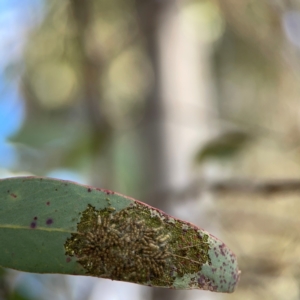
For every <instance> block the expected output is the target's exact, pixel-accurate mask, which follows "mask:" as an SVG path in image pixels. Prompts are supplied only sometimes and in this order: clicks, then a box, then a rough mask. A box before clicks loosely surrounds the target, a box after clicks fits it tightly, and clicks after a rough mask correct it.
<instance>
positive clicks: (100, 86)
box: [0, 0, 300, 300]
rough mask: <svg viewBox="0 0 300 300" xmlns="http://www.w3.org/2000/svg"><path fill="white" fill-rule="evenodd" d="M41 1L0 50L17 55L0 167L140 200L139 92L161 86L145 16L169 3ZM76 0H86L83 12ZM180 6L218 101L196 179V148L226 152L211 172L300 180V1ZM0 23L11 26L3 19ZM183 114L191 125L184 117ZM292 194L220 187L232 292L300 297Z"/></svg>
mask: <svg viewBox="0 0 300 300" xmlns="http://www.w3.org/2000/svg"><path fill="white" fill-rule="evenodd" d="M3 1H4V0H3ZM20 1H21V0H20ZM20 1H16V0H15V1H13V2H14V5H15V9H16V8H17V7H21V4H20V3H21V2H22V3H25V2H26V3H27V5H28V7H29V2H30V1H25V0H23V1H21V2H20ZM31 2H32V3H33V2H35V1H31ZM42 2H43V4H42V8H39V11H42V13H41V14H39V17H37V20H36V21H35V22H33V23H31V25H30V26H31V28H30V30H28V29H27V31H26V32H25V30H24V31H21V30H19V31H18V32H19V35H20V36H22V37H23V38H22V39H18V40H19V41H21V44H23V45H24V47H23V48H22V47H21V48H18V47H11V46H10V44H9V43H8V44H7V45H6V46H5V47H2V48H0V50H1V49H8V50H9V51H8V50H6V52H5V53H10V54H15V53H23V56H21V55H15V56H14V60H12V61H9V62H10V63H9V65H5V68H4V69H5V72H2V73H1V74H2V75H3V74H5V76H4V77H5V80H3V82H4V87H5V89H2V88H1V99H0V100H1V101H3V102H0V108H1V109H0V121H2V122H3V123H1V124H10V125H9V126H7V127H5V126H4V125H1V131H0V151H1V153H2V155H1V156H0V167H2V168H3V169H1V170H0V171H1V173H0V174H12V173H11V172H29V173H34V174H35V175H47V174H58V173H60V174H64V175H66V174H74V177H76V176H78V174H80V176H82V178H83V179H84V180H86V181H87V182H90V183H91V184H94V185H97V186H105V187H106V188H112V189H114V190H119V191H121V192H122V193H125V194H131V195H133V196H136V197H140V196H141V195H143V191H144V188H145V186H147V182H145V180H144V177H143V175H144V174H145V173H147V172H145V170H143V167H142V166H143V165H144V160H145V156H144V153H146V152H147V148H146V147H145V145H144V143H143V138H144V136H143V132H144V131H143V129H144V127H143V126H144V125H145V123H143V122H144V121H145V119H147V118H149V115H148V114H149V109H151V105H150V106H149V103H147V101H148V100H147V99H148V98H149V95H156V94H157V93H158V92H159V91H158V90H153V89H154V88H156V89H157V88H158V89H159V86H160V85H159V84H157V82H159V80H160V76H158V77H156V75H157V74H156V73H155V70H154V66H153V57H154V58H156V59H157V61H159V51H160V49H159V47H156V48H155V49H153V48H150V46H149V40H151V38H153V35H152V31H153V30H155V28H156V26H159V25H158V24H159V22H158V19H157V18H156V17H155V16H153V15H152V13H153V11H154V12H155V11H158V10H161V15H162V17H161V18H162V19H163V20H164V14H166V15H167V14H168V8H169V4H170V2H171V1H170V2H169V1H150V0H147V1H131V0H128V1H120V0H113V1H76V0H70V1H67V0H51V1H40V3H42ZM3 3H4V2H3ZM11 3H12V2H11ZM83 3H89V5H88V6H89V8H88V9H87V10H86V6H85V5H83ZM23 5H24V4H23ZM76 7H77V8H78V9H77V10H76ZM153 7H154V9H153ZM170 7H171V5H170ZM0 8H1V6H0ZM2 8H3V7H2ZM171 9H172V10H174V7H171ZM176 9H177V10H178V14H179V15H180V22H183V23H184V22H189V24H193V26H192V28H193V30H194V31H195V32H197V33H198V34H199V38H200V37H201V41H202V42H204V43H205V45H206V46H207V45H209V48H206V49H209V50H207V52H208V53H207V56H206V60H207V61H205V62H204V63H207V62H209V63H210V64H211V66H212V68H211V78H212V80H211V83H210V87H208V89H211V90H212V91H213V94H214V99H211V102H213V103H214V105H215V108H214V109H213V110H212V111H211V113H210V114H209V116H205V117H206V118H207V119H209V121H210V126H211V124H212V126H213V127H214V128H216V130H215V131H216V134H215V135H214V136H221V139H212V138H211V137H208V138H207V140H208V141H210V142H208V144H207V145H206V146H205V145H204V147H203V146H201V147H199V150H198V153H199V156H198V158H199V157H200V158H201V159H203V160H204V159H205V164H197V166H196V168H195V169H197V171H199V172H200V173H201V174H204V175H205V174H206V173H205V170H204V168H205V167H206V166H207V164H206V162H207V161H206V158H208V157H212V156H213V157H218V158H219V157H220V155H221V157H223V158H224V159H223V161H226V166H225V167H224V164H222V165H221V168H226V171H228V170H229V171H230V172H229V173H230V175H231V176H233V177H234V178H239V179H241V178H243V177H247V178H254V179H256V180H258V181H259V180H263V179H275V178H296V179H297V178H299V174H300V167H299V164H300V151H299V145H300V129H299V111H300V108H299V95H300V84H299V78H300V77H299V74H300V58H299V45H300V42H299V36H300V25H299V24H300V4H299V1H296V0H292V1H284V0H277V1H267V0H264V1H261V0H243V1H240V0H211V1H209V0H192V1H182V2H179V1H178V2H177V4H176ZM143 12H144V13H143ZM0 13H1V12H0ZM34 15H38V14H37V13H35V14H34ZM141 15H143V16H146V17H147V16H148V18H146V17H144V18H142V20H141V18H140V16H141ZM80 16H81V18H80ZM19 19H20V18H19ZM148 19H149V20H148ZM166 19H167V18H166ZM2 21H3V20H2ZM3 22H4V21H3ZM151 22H152V23H151ZM146 23H147V24H146ZM162 23H163V21H162ZM141 24H144V25H145V24H146V25H147V26H146V25H145V26H144V27H142V26H141ZM149 24H150V25H149ZM2 28H5V32H4V29H3V32H2V31H1V33H6V36H7V35H8V31H7V29H8V28H13V26H2ZM153 28H154V29H153ZM200 28H206V29H205V30H204V31H203V30H200ZM147 30H148V31H147ZM187 34H188V32H187ZM1 36H2V35H1ZM2 37H3V36H2ZM150 37H151V38H150ZM2 41H4V39H2ZM25 41H26V42H25ZM3 43H4V42H3ZM200 44H201V43H200ZM18 45H19V44H18ZM199 47H201V45H200V46H199ZM20 49H21V50H22V51H21V50H20ZM172 49H173V50H172V51H177V48H176V47H173V48H172ZM18 51H19V52H18ZM1 53H2V51H1ZM3 53H4V52H3ZM3 53H2V54H3ZM149 54H150V55H149ZM151 55H152V56H153V57H152V60H151V57H150V56H151ZM2 57H4V55H2ZM5 57H6V56H5ZM170 57H172V56H171V53H170ZM182 59H184V58H182ZM6 60H7V58H6ZM160 63H162V62H160ZM2 64H3V63H2V62H1V64H0V66H1V68H2ZM158 69H159V68H158ZM2 75H1V76H2ZM1 78H2V77H0V79H1ZM16 78H17V79H18V81H17V83H18V85H19V86H20V91H21V93H19V94H18V93H16V92H15V94H14V95H15V96H17V97H12V94H11V93H8V92H7V93H6V92H5V93H4V90H5V91H11V90H13V91H16V88H15V89H8V88H11V86H8V85H6V84H7V82H9V81H11V80H12V79H13V80H15V79H16ZM195 83H196V84H197V80H196V79H195ZM14 84H15V86H17V84H16V83H15V82H14ZM1 87H2V85H1ZM21 96H22V97H23V98H22V97H21ZM3 99H4V100H5V103H10V106H8V105H7V104H6V106H5V105H2V103H4V100H3ZM11 99H15V101H11ZM91 99H92V100H91ZM200 100H201V99H199V101H200ZM186 102H187V105H190V103H189V101H188V99H187V101H186ZM12 103H13V104H14V105H12ZM22 105H23V108H22ZM5 107H6V108H7V107H9V108H10V110H5ZM24 107H25V108H26V113H25V109H24ZM11 111H13V112H14V113H12V112H11ZM4 112H5V113H4ZM95 115H96V117H95ZM160 115H162V116H164V115H165V112H164V111H163V109H162V111H161V112H160ZM11 116H14V118H12V117H11ZM199 118H203V116H199ZM3 120H5V122H4V121H3ZM14 120H15V121H14ZM13 121H14V122H13ZM151 121H152V123H151V124H152V125H153V126H154V127H155V126H156V125H157V123H158V120H157V119H152V120H151ZM175 121H178V120H175ZM175 121H172V120H171V121H170V120H169V119H168V120H165V122H168V123H172V122H174V123H175ZM179 122H180V126H189V125H186V124H189V120H179ZM22 124H23V125H22ZM21 126H22V128H21V129H20V130H19V131H18V133H16V132H17V130H18V129H19V128H20V127H21ZM7 128H10V129H11V130H10V131H9V132H8V131H7ZM232 128H235V129H236V128H237V129H238V131H239V132H247V134H248V133H249V136H251V139H250V140H249V143H248V138H246V139H244V138H241V139H240V138H238V139H237V141H238V142H236V139H235V138H232V137H230V136H229V139H228V135H227V134H225V135H222V134H219V132H228V131H229V132H230V130H231V129H232ZM199 130H200V129H199ZM12 134H15V135H14V136H13V137H12ZM160 134H161V136H163V135H164V134H165V133H164V132H160ZM226 135H227V138H226ZM224 137H225V139H224ZM224 140H225V141H224ZM229 141H231V142H230V143H229ZM232 141H233V143H232ZM244 141H247V142H246V143H244ZM181 142H182V141H180V140H179V141H178V143H181ZM240 150H241V151H240ZM193 153H195V152H193ZM224 153H225V154H228V153H229V154H230V155H225V156H224ZM234 153H238V155H233V154H234ZM229 157H230V159H228V158H229ZM208 161H209V160H208ZM192 163H195V162H191V164H192ZM209 163H210V162H208V164H209ZM204 165H205V166H204ZM108 166H109V167H108ZM4 168H6V169H9V172H8V170H4ZM108 169H109V170H110V171H109V172H108V173H107V172H106V171H107V170H108ZM50 172H51V173H50ZM56 172H58V173H56ZM104 173H105V174H106V175H105V176H103V174H104ZM226 174H227V173H226ZM204 175H203V176H204ZM3 176H5V175H3ZM92 178H93V180H92ZM299 203H300V202H299V197H298V195H297V194H295V195H289V196H285V197H282V196H280V197H279V196H278V197H274V198H270V199H265V197H260V196H255V197H253V195H251V196H249V195H245V194H242V195H238V196H237V195H235V194H229V195H223V194H221V195H219V198H218V202H217V205H216V208H215V212H216V214H218V218H217V219H218V221H219V222H220V224H221V225H220V227H222V228H221V229H222V232H223V234H224V240H227V239H228V241H229V243H231V244H232V247H231V248H233V249H237V252H238V253H237V254H238V255H239V256H240V257H241V263H242V271H243V275H242V277H241V283H240V286H239V288H238V290H237V292H236V293H235V294H233V295H231V296H230V297H231V299H235V298H236V299H241V298H242V299H246V300H247V299H258V298H259V299H272V300H274V299H288V300H294V299H295V300H296V299H299V295H300V289H299V286H300V284H299V282H300V281H299V259H298V258H297V253H299V241H300V237H299V234H298V231H299V230H298V228H299V224H298V223H299V222H298V215H297V212H298V211H299V209H300V207H299ZM174 205H175V204H174ZM225 236H226V237H225ZM45 297H46V296H45ZM66 298H68V297H66Z"/></svg>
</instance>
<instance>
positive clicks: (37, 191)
mask: <svg viewBox="0 0 300 300" xmlns="http://www.w3.org/2000/svg"><path fill="white" fill-rule="evenodd" d="M0 243H1V247H0V266H3V267H6V268H13V269H17V270H21V271H26V272H34V273H61V274H73V275H89V276H96V277H102V278H109V279H112V280H121V281H128V282H134V283H138V284H143V285H149V286H159V287H168V288H174V289H204V290H211V291H216V292H233V291H234V289H235V286H236V284H237V281H238V279H239V273H240V272H239V270H238V266H237V261H236V257H235V255H234V254H233V253H232V252H231V250H230V249H229V248H228V247H227V246H226V245H225V244H224V243H223V242H221V241H220V240H218V239H217V238H215V237H214V236H213V235H210V234H209V233H208V232H206V231H204V230H202V229H200V228H197V227H196V226H194V225H192V224H190V223H187V222H184V221H181V220H178V219H176V218H173V217H171V216H169V215H167V214H166V213H164V212H162V211H160V210H158V209H156V208H153V207H151V206H148V205H147V204H145V203H142V202H139V201H137V200H134V199H132V198H129V197H126V196H123V195H120V194H117V193H114V192H112V191H108V190H104V189H99V188H93V187H89V186H84V185H80V184H76V183H73V182H69V181H63V180H55V179H49V178H39V177H16V178H8V179H3V180H0Z"/></svg>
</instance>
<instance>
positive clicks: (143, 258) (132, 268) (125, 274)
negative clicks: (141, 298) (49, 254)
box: [69, 207, 170, 283]
mask: <svg viewBox="0 0 300 300" xmlns="http://www.w3.org/2000/svg"><path fill="white" fill-rule="evenodd" d="M131 209H132V208H128V209H124V210H122V211H120V212H114V208H112V207H108V208H106V209H104V210H102V211H100V212H98V213H96V211H94V217H93V218H92V220H91V222H90V224H89V226H87V227H86V228H85V229H84V230H83V231H79V232H78V233H76V234H73V236H72V238H71V240H70V241H69V242H70V243H71V242H73V243H77V246H74V244H73V245H72V249H73V252H72V254H73V255H74V256H76V257H77V259H78V262H79V263H80V264H81V265H82V266H83V267H84V268H85V269H86V271H87V274H90V275H93V276H98V277H104V278H110V279H113V280H124V281H132V282H136V283H146V282H150V281H152V280H153V279H159V278H161V277H162V276H163V274H164V268H165V266H166V262H167V260H168V258H169V257H170V252H169V247H168V241H169V239H170V235H169V234H165V233H164V230H163V229H164V227H163V226H157V227H153V226H147V225H146V224H145V220H144V219H141V218H138V216H137V215H134V214H131V213H130V212H131ZM69 254H70V253H69Z"/></svg>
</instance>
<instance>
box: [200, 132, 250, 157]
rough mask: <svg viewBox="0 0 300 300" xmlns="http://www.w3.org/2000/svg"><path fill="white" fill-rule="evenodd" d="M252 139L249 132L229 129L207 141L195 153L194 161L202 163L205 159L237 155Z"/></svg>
mask: <svg viewBox="0 0 300 300" xmlns="http://www.w3.org/2000/svg"><path fill="white" fill-rule="evenodd" d="M251 139H252V137H251V136H250V134H248V133H247V132H243V131H230V132H224V133H222V134H220V135H219V136H218V137H216V138H214V139H212V140H210V141H208V142H207V143H206V144H205V145H204V147H203V148H201V149H200V151H198V153H197V154H196V157H195V159H196V162H197V163H202V162H203V161H205V160H206V159H217V160H224V159H225V160H227V159H232V158H233V157H234V156H235V155H237V154H238V153H239V152H240V151H241V150H243V149H244V147H245V146H246V145H247V143H248V142H249V141H250V140H251Z"/></svg>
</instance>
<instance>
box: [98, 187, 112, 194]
mask: <svg viewBox="0 0 300 300" xmlns="http://www.w3.org/2000/svg"><path fill="white" fill-rule="evenodd" d="M97 190H98V191H101V192H104V193H105V194H106V195H113V194H114V193H115V192H113V191H110V190H106V189H99V188H97Z"/></svg>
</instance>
